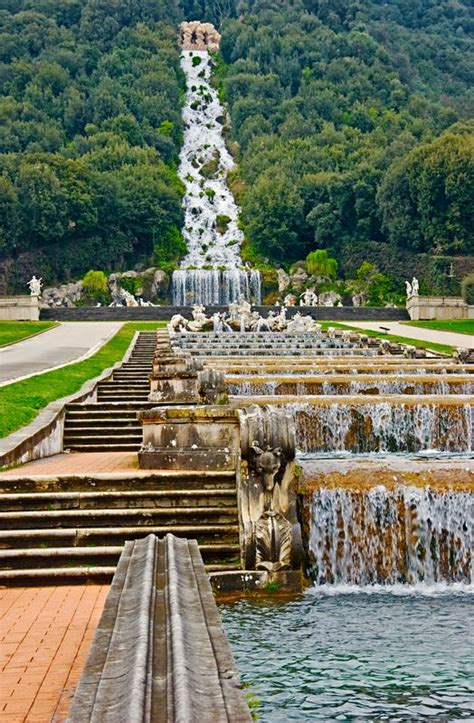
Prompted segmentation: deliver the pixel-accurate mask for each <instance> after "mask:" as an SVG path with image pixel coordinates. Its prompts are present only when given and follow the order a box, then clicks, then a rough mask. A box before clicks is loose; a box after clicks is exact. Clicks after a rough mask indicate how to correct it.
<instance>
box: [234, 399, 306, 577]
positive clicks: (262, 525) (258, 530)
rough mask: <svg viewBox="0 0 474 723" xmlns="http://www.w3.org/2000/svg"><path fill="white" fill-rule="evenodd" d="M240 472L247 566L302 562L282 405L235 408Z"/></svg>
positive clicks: (272, 567) (291, 449) (289, 427)
mask: <svg viewBox="0 0 474 723" xmlns="http://www.w3.org/2000/svg"><path fill="white" fill-rule="evenodd" d="M239 417H240V422H241V456H242V464H243V467H242V474H241V479H240V487H239V499H240V500H241V504H240V509H241V521H242V528H241V543H242V549H243V557H244V560H243V563H244V564H245V566H246V568H247V569H255V568H257V569H263V570H268V571H269V572H276V571H278V570H288V569H297V568H298V567H299V565H300V564H301V530H300V526H299V523H298V519H297V515H296V490H295V486H294V485H295V478H294V456H295V430H294V421H293V419H292V417H291V415H290V414H289V413H288V412H287V411H286V410H284V409H275V408H272V407H260V406H257V405H255V406H252V407H248V408H246V409H242V410H240V411H239Z"/></svg>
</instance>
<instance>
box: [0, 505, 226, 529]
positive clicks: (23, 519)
mask: <svg viewBox="0 0 474 723" xmlns="http://www.w3.org/2000/svg"><path fill="white" fill-rule="evenodd" d="M237 517H238V510H237V508H236V507H179V508H178V507H160V508H156V507H141V508H136V509H121V508H120V509H70V510H69V509H66V510H64V509H61V510H33V511H27V512H0V528H1V529H2V530H3V531H6V530H20V529H21V530H28V529H30V530H31V529H44V528H51V527H63V526H70V527H71V526H73V527H87V526H90V525H93V526H95V527H107V526H108V525H110V524H113V523H115V524H117V522H119V521H120V524H121V525H125V526H128V525H130V524H134V525H142V526H143V527H148V526H149V525H160V524H167V525H180V524H183V522H186V523H187V524H193V525H201V524H202V525H206V524H222V525H224V524H226V523H227V524H233V523H234V522H235V520H236V519H237Z"/></svg>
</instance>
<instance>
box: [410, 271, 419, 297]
mask: <svg viewBox="0 0 474 723" xmlns="http://www.w3.org/2000/svg"><path fill="white" fill-rule="evenodd" d="M419 288H420V285H419V282H418V279H417V278H416V276H414V277H413V279H412V280H411V293H412V296H418V292H419Z"/></svg>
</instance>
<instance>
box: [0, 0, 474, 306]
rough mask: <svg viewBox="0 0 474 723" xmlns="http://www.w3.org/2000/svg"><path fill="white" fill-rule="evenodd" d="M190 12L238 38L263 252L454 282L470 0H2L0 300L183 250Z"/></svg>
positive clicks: (242, 114) (242, 141)
mask: <svg viewBox="0 0 474 723" xmlns="http://www.w3.org/2000/svg"><path fill="white" fill-rule="evenodd" d="M183 17H186V18H187V19H203V20H210V21H212V22H214V23H216V24H218V25H219V26H220V31H221V32H222V46H221V53H220V54H219V56H218V57H217V58H216V78H215V82H216V83H217V84H219V86H220V89H221V93H222V96H223V97H224V98H225V100H226V101H227V103H228V107H229V110H230V115H231V120H232V126H231V128H230V129H228V131H227V132H228V141H229V147H231V148H232V149H233V151H234V153H235V157H236V160H237V162H238V170H237V171H236V172H234V173H233V177H232V179H231V182H232V187H233V190H234V192H235V194H236V196H237V197H238V199H239V201H240V203H241V205H242V210H243V213H242V225H243V228H244V230H245V233H246V237H247V243H246V248H245V253H246V254H247V258H249V259H250V260H252V261H254V262H257V263H259V262H264V261H266V260H270V261H271V262H273V263H277V264H281V265H286V266H288V265H289V264H291V263H292V262H294V261H296V260H299V259H303V258H305V257H306V255H307V254H308V253H309V252H312V251H314V250H316V249H318V248H322V249H327V250H328V252H329V254H330V255H333V256H335V257H336V258H337V260H338V262H339V270H340V271H342V273H343V274H345V275H346V276H348V275H351V274H353V273H354V270H355V269H356V268H358V267H359V266H360V264H361V263H362V262H363V261H370V262H373V263H375V264H376V265H377V266H378V268H379V269H380V270H381V271H384V272H385V273H388V274H392V275H393V277H394V278H398V279H400V280H401V279H403V278H405V277H407V276H409V275H411V274H412V273H416V274H417V275H420V276H421V278H422V290H423V288H425V289H426V290H432V291H456V290H457V281H456V277H457V279H459V278H460V277H461V276H462V275H463V273H465V272H466V270H467V269H468V266H469V259H466V257H467V256H469V255H472V254H474V218H473V215H472V214H473V204H472V189H473V187H474V170H473V169H474V126H473V124H472V122H471V123H470V122H469V118H470V117H471V118H472V116H473V105H474V91H473V87H474V60H473V58H474V54H473V44H472V37H473V33H474V22H473V20H472V18H471V17H470V15H469V0H388V2H382V1H381V0H364V1H362V0H292V1H291V2H290V1H289V0H260V1H258V0H238V2H237V4H235V2H234V0H181V2H179V0H0V118H1V122H0V292H2V291H5V290H6V289H7V288H8V289H14V288H20V287H21V285H22V284H24V283H25V281H26V280H27V279H28V278H29V276H30V275H31V273H32V272H33V271H34V272H35V273H39V274H40V275H42V276H43V277H44V279H45V281H47V282H48V283H49V282H53V281H62V280H65V279H68V278H70V277H74V276H76V277H77V276H81V275H83V274H84V272H85V271H87V270H88V269H89V268H91V267H93V268H102V269H104V270H109V271H112V270H115V269H119V268H123V267H124V266H128V267H129V268H130V267H131V266H133V265H135V264H137V263H144V264H147V263H148V264H150V263H154V264H156V265H160V266H162V267H165V268H167V269H170V268H172V265H173V263H174V262H175V261H176V260H177V259H178V258H179V256H180V254H181V253H182V252H183V248H182V245H183V242H182V239H181V234H180V228H181V224H182V210H181V197H182V188H181V184H180V182H179V180H178V178H177V175H176V168H177V160H178V153H179V148H180V144H181V140H182V127H181V115H180V110H181V104H182V93H183V89H184V79H183V76H182V73H181V70H180V68H179V49H178V47H177V43H176V36H177V25H178V23H179V22H180V20H181V19H182V18H183ZM235 141H237V143H235ZM423 285H424V287H423Z"/></svg>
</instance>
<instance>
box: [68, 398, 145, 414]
mask: <svg viewBox="0 0 474 723" xmlns="http://www.w3.org/2000/svg"><path fill="white" fill-rule="evenodd" d="M146 406H148V407H153V406H155V405H154V403H153V402H147V403H146ZM138 409H143V407H142V406H141V405H140V404H139V403H137V402H130V401H129V402H124V403H123V404H119V403H117V402H110V401H107V402H101V403H98V402H96V403H95V404H90V403H89V404H68V405H67V411H68V413H74V412H76V413H81V414H83V413H87V412H94V413H99V412H104V413H109V412H110V414H115V413H120V412H122V411H123V412H124V413H127V414H128V413H129V412H130V413H132V412H133V413H135V412H136V410H138Z"/></svg>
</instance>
